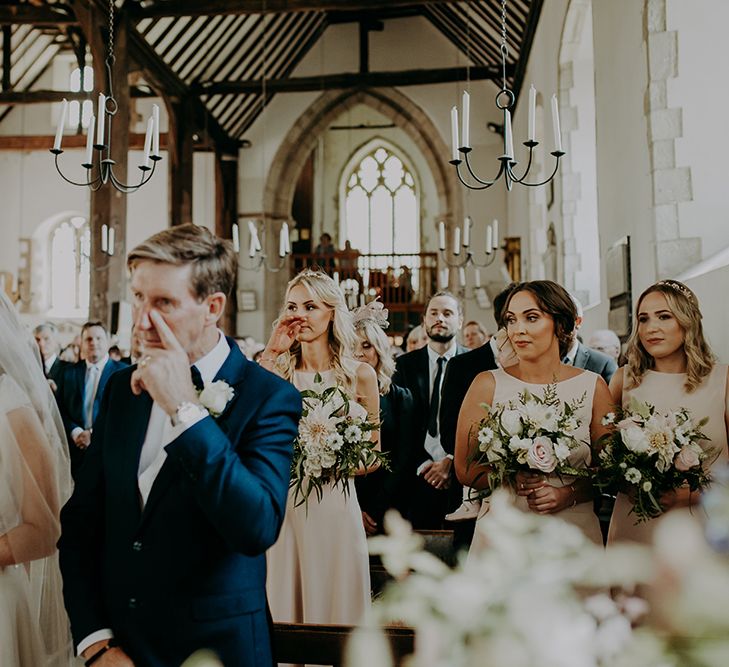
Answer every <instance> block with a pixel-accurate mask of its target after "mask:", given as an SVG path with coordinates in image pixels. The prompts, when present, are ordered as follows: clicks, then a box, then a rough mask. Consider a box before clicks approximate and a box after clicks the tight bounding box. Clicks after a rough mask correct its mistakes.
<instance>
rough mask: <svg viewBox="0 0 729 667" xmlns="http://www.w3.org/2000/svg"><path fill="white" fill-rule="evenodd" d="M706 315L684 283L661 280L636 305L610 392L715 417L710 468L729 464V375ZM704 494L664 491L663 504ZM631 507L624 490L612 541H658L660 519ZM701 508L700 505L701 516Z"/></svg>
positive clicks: (706, 443) (621, 399) (624, 400)
mask: <svg viewBox="0 0 729 667" xmlns="http://www.w3.org/2000/svg"><path fill="white" fill-rule="evenodd" d="M701 319H702V317H701V310H700V309H699V302H698V299H697V298H696V295H695V294H694V293H693V292H692V291H691V290H690V289H689V288H688V287H686V285H684V284H683V283H680V282H678V281H677V280H661V281H659V282H657V283H655V284H654V285H651V286H650V287H649V288H648V289H646V290H645V291H644V292H643V294H641V295H640V298H639V299H638V303H637V305H636V309H635V319H634V320H633V330H632V332H631V334H630V338H629V339H628V343H627V350H626V356H627V359H628V362H627V364H626V365H625V366H623V367H621V368H619V369H618V370H617V372H616V373H615V375H614V376H613V378H612V380H611V382H610V393H611V394H612V397H613V401H614V403H615V404H617V405H623V406H627V405H628V403H629V402H630V399H631V397H633V398H635V399H637V400H639V401H644V402H647V403H649V404H651V405H653V406H654V407H655V408H656V412H658V413H661V414H665V413H668V412H672V411H675V410H680V409H683V408H685V409H687V410H689V412H690V413H691V414H692V417H693V420H694V422H696V423H698V422H699V421H700V420H701V419H703V418H704V417H708V418H709V420H708V422H707V423H706V424H705V425H704V426H702V427H701V431H702V432H703V433H704V434H705V435H706V436H707V438H708V439H707V440H702V441H701V442H700V445H701V448H702V449H703V451H704V455H705V456H706V458H705V460H704V461H703V462H702V465H703V466H704V468H708V470H709V472H710V473H711V471H716V470H718V469H719V468H723V467H725V466H726V464H727V462H729V452H728V451H727V429H728V428H729V405H728V404H727V383H729V375H728V367H727V365H726V364H717V363H716V358H715V357H714V354H713V353H712V351H711V348H710V347H709V344H708V343H707V342H706V339H705V338H704V332H703V327H702V325H701ZM698 496H699V493H698V492H692V491H691V490H690V489H689V488H688V487H687V486H685V487H681V488H679V489H677V490H675V491H672V492H669V493H665V494H663V495H662V496H661V497H660V498H659V499H658V502H659V504H660V505H661V508H662V509H663V510H664V511H669V510H671V509H673V508H677V507H690V506H693V505H695V504H696V502H697V501H698V499H699V498H698ZM631 509H632V502H631V499H630V497H629V496H628V495H627V494H625V493H618V496H617V499H616V501H615V508H614V510H613V515H612V519H611V521H610V529H609V531H608V544H613V543H616V542H622V541H633V542H641V543H648V542H650V541H651V538H652V534H653V529H654V527H655V524H656V519H650V520H648V521H644V522H642V523H639V524H637V525H636V518H635V514H631V513H630V512H631ZM700 512H701V511H700V510H695V511H694V516H699V514H700Z"/></svg>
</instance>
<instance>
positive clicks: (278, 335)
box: [260, 270, 379, 625]
mask: <svg viewBox="0 0 729 667" xmlns="http://www.w3.org/2000/svg"><path fill="white" fill-rule="evenodd" d="M356 342H357V337H356V334H355V332H354V325H353V323H352V315H351V313H350V312H349V310H348V309H347V307H346V305H345V303H344V296H343V294H342V291H341V290H340V288H339V286H338V285H337V284H336V283H335V282H334V281H333V280H332V279H331V278H330V277H329V276H327V275H326V274H324V273H321V272H319V271H311V270H305V271H302V272H301V273H299V274H298V275H297V276H296V277H295V278H294V279H293V280H292V281H291V282H290V283H289V284H288V287H287V289H286V299H285V305H284V312H283V314H282V316H281V317H280V318H279V320H278V321H277V323H276V325H275V326H274V331H273V333H272V334H271V338H270V340H269V342H268V344H267V345H266V349H265V350H264V352H263V354H262V356H261V360H260V363H261V365H263V366H267V367H268V368H269V369H270V370H274V371H275V372H277V373H279V374H280V375H281V376H282V377H284V378H285V379H287V380H289V381H290V382H292V383H293V384H294V385H295V386H296V387H297V388H298V389H299V390H304V389H313V390H315V391H317V392H321V391H323V390H324V389H325V388H326V387H331V386H335V385H339V386H340V387H343V388H344V391H346V392H347V393H348V394H349V395H350V396H351V398H352V401H351V402H350V414H351V415H352V416H364V415H365V414H368V415H369V417H370V419H372V420H375V421H376V420H377V419H378V413H379V403H378V391H377V377H376V374H375V371H374V369H373V368H371V367H370V366H368V365H367V364H364V363H360V362H359V361H356V360H355V359H354V358H353V354H354V349H355V345H356ZM317 375H318V376H319V377H320V378H321V382H318V381H317V380H318V378H317ZM372 440H373V442H376V441H379V431H373V432H372ZM378 448H379V447H378ZM360 472H361V473H364V472H370V471H369V470H367V471H365V470H364V469H362V470H361V471H360ZM267 562H268V577H267V592H268V598H269V603H270V606H271V614H272V616H273V619H274V621H279V622H283V623H319V624H344V625H353V624H356V623H357V622H359V621H360V620H361V618H362V616H363V614H364V613H365V611H366V610H367V608H368V607H369V605H370V575H369V556H368V552H367V539H366V536H365V530H364V527H363V525H362V514H361V510H360V506H359V503H358V501H357V493H356V490H355V486H354V481H353V480H352V481H351V482H350V487H349V494H348V495H346V496H345V494H344V492H343V491H342V489H341V488H339V487H336V488H335V487H333V486H332V485H328V486H325V487H324V489H323V496H322V498H321V500H318V499H317V497H316V494H314V493H312V495H311V496H309V499H308V505H304V504H302V505H299V506H298V507H295V506H294V498H293V489H292V490H290V492H289V502H288V506H287V510H286V517H285V519H284V524H283V527H282V529H281V534H280V536H279V539H278V541H277V542H276V544H274V546H273V547H271V549H269V551H268V554H267Z"/></svg>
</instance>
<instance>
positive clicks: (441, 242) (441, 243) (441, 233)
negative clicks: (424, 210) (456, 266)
mask: <svg viewBox="0 0 729 667" xmlns="http://www.w3.org/2000/svg"><path fill="white" fill-rule="evenodd" d="M445 247H446V244H445V222H439V223H438V248H439V249H440V250H445Z"/></svg>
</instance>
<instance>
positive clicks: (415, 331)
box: [405, 324, 428, 352]
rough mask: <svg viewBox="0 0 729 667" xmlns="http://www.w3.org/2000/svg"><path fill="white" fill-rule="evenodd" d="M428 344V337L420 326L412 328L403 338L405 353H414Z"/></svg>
mask: <svg viewBox="0 0 729 667" xmlns="http://www.w3.org/2000/svg"><path fill="white" fill-rule="evenodd" d="M427 344H428V336H427V334H426V333H425V329H424V328H423V325H422V324H418V326H416V327H413V328H412V329H410V331H409V332H408V335H407V337H406V338H405V352H414V351H415V350H419V349H420V348H421V347H425V346H426V345H427Z"/></svg>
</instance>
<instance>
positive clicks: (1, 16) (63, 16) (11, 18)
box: [0, 5, 78, 27]
mask: <svg viewBox="0 0 729 667" xmlns="http://www.w3.org/2000/svg"><path fill="white" fill-rule="evenodd" d="M0 25H35V26H48V27H57V26H59V25H78V21H77V20H76V18H75V17H74V16H71V15H70V14H68V13H66V12H64V11H59V9H56V8H53V7H35V6H33V5H0Z"/></svg>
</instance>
